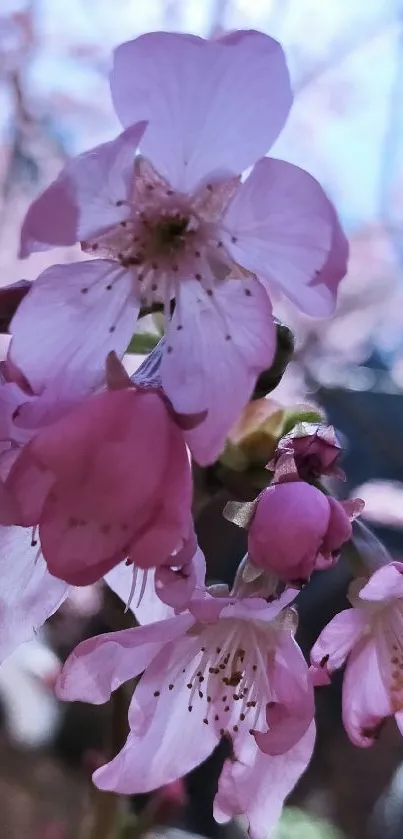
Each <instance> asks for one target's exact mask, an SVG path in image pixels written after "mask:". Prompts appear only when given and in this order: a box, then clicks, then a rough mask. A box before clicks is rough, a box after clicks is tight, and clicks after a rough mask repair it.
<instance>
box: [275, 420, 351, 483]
mask: <svg viewBox="0 0 403 839" xmlns="http://www.w3.org/2000/svg"><path fill="white" fill-rule="evenodd" d="M341 451H342V449H341V445H340V443H339V441H338V439H337V437H336V434H335V430H334V428H333V426H332V425H318V424H316V423H311V422H299V423H297V425H295V426H294V428H293V429H292V431H290V432H289V433H288V434H286V435H285V436H284V437H282V438H281V440H279V442H278V444H277V449H276V452H275V455H274V458H273V460H272V461H271V463H269V467H268V468H269V469H271V470H272V471H273V472H274V481H276V482H278V481H281V480H284V476H285V475H286V474H287V473H288V472H290V471H294V472H295V471H296V472H297V474H298V476H299V478H300V479H301V481H314V480H317V479H318V478H320V477H321V476H322V475H333V476H334V477H337V478H344V472H342V470H341V469H340V468H339V467H338V465H337V462H338V460H339V458H340V454H341Z"/></svg>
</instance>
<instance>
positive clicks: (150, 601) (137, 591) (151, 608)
mask: <svg viewBox="0 0 403 839" xmlns="http://www.w3.org/2000/svg"><path fill="white" fill-rule="evenodd" d="M133 573H135V574H136V584H135V586H134V588H133ZM144 577H145V578H146V579H145V581H144ZM154 579H155V572H154V571H153V570H151V571H150V570H148V571H140V570H137V569H134V568H133V566H132V565H127V564H126V563H125V562H121V563H120V565H116V566H115V568H112V570H111V571H109V573H108V574H107V575H106V577H105V582H106V583H107V585H108V586H109V588H111V589H112V591H114V592H115V594H117V595H118V597H120V599H121V600H122V601H123V603H124V604H125V605H127V604H128V602H129V598H130V597H131V601H130V606H129V608H130V610H131V611H132V612H133V614H134V616H135V618H136V620H137V621H138V623H140V624H150V623H155V622H156V621H162V620H165V619H166V618H171V617H173V616H174V611H173V609H172V608H171V607H170V606H167V605H166V603H163V602H162V600H160V598H159V597H158V596H157V595H156V593H155V583H154ZM140 596H141V599H140Z"/></svg>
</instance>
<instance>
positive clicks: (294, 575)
mask: <svg viewBox="0 0 403 839" xmlns="http://www.w3.org/2000/svg"><path fill="white" fill-rule="evenodd" d="M350 536H351V524H350V520H349V517H348V515H347V513H346V512H345V511H344V509H343V506H342V505H341V504H340V503H339V502H338V501H336V500H335V499H334V498H328V497H327V496H326V495H324V494H323V493H322V492H320V491H319V490H318V489H316V488H315V487H313V486H310V484H306V483H304V482H302V481H293V482H290V483H282V484H274V485H273V486H271V487H268V489H265V490H264V491H263V492H262V493H261V495H260V496H259V498H258V501H257V505H256V510H255V513H254V516H253V518H252V521H251V524H250V528H249V540H248V550H249V555H250V558H251V559H252V561H253V562H254V564H255V565H257V566H258V567H262V568H263V569H264V570H265V571H272V572H274V573H275V574H277V575H278V576H279V577H280V579H283V580H292V581H296V580H306V579H308V578H309V577H310V575H311V574H312V571H313V570H314V569H315V568H326V567H329V566H331V565H333V564H334V562H335V561H336V560H337V556H338V553H339V551H340V549H341V547H342V545H343V544H344V542H346V541H347V539H349V538H350Z"/></svg>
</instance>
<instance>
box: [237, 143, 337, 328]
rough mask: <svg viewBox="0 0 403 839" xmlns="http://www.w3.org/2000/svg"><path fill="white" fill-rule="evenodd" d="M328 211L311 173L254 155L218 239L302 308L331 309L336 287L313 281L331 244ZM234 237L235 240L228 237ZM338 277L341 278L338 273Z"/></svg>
mask: <svg viewBox="0 0 403 839" xmlns="http://www.w3.org/2000/svg"><path fill="white" fill-rule="evenodd" d="M333 216H334V210H333V208H332V206H331V204H330V202H329V199H328V198H327V197H326V195H325V193H324V192H323V190H322V188H321V186H320V185H319V184H318V183H317V181H315V179H314V178H312V177H311V175H308V173H307V172H304V171H303V170H302V169H299V168H298V167H297V166H293V165H292V164H291V163H285V162H284V161H283V160H274V159H271V158H265V159H264V160H259V162H258V163H257V164H256V166H255V167H254V169H253V171H252V173H251V174H250V175H249V178H248V179H247V180H246V181H245V183H243V184H242V185H241V186H240V188H239V189H238V191H237V193H236V194H235V197H234V199H233V201H232V202H231V204H230V206H229V209H228V212H227V214H226V216H225V219H224V225H225V228H226V231H227V232H226V233H224V232H223V234H222V238H223V241H224V242H225V244H226V246H227V248H228V250H229V251H230V253H231V255H232V256H233V258H234V259H235V260H236V262H238V263H239V264H240V265H242V266H243V267H244V268H247V269H248V270H249V271H252V272H253V273H254V274H256V275H257V276H258V278H259V279H260V280H261V282H262V283H263V284H264V286H265V288H266V289H267V291H268V293H270V289H272V288H277V289H279V290H280V291H282V292H283V294H285V295H286V297H289V298H290V299H291V300H292V301H293V302H294V303H295V304H296V305H297V306H298V308H300V309H301V310H302V311H303V312H306V314H309V315H314V316H318V317H324V316H327V315H330V314H331V313H332V311H333V309H334V306H335V301H336V291H337V288H336V287H335V286H336V284H334V286H332V287H331V288H329V287H328V286H327V285H325V284H323V283H322V284H319V285H315V284H314V282H313V281H314V280H315V277H316V276H317V274H318V272H320V271H321V270H322V268H323V266H324V264H325V263H326V260H327V259H328V257H329V251H330V250H331V247H332V235H333ZM234 240H235V241H234ZM339 279H341V277H340V278H339Z"/></svg>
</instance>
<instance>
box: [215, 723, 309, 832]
mask: <svg viewBox="0 0 403 839" xmlns="http://www.w3.org/2000/svg"><path fill="white" fill-rule="evenodd" d="M314 742H315V724H314V723H312V724H311V725H310V727H309V728H308V730H307V731H306V733H305V734H304V736H303V737H302V738H301V740H300V741H299V742H298V743H297V744H296V745H295V746H294V747H293V748H292V749H290V750H289V751H288V752H286V753H285V754H280V755H276V756H275V757H272V756H271V755H264V754H263V753H262V752H260V751H258V750H257V753H256V759H255V761H254V764H253V766H251V767H250V766H247V765H246V766H245V765H243V764H242V763H241V762H239V761H237V760H234V761H232V760H227V761H226V762H225V764H224V768H223V770H222V773H221V777H220V780H219V784H218V792H217V795H216V797H215V800H214V818H215V820H216V821H217V822H219V823H223V822H227V821H229V820H230V819H231V818H233V817H234V816H237V815H239V816H246V818H247V820H248V822H249V835H250V837H251V839H262V837H264V836H266V837H269V836H271V835H272V831H273V829H274V828H275V827H276V824H277V822H278V819H279V818H280V816H281V811H282V809H283V805H284V801H285V799H286V798H287V796H288V795H289V794H290V792H291V791H292V789H293V788H294V786H295V784H296V783H297V781H298V780H299V778H300V777H301V775H302V773H303V772H304V771H305V769H306V767H307V765H308V763H309V761H310V759H311V756H312V752H313V747H314Z"/></svg>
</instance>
